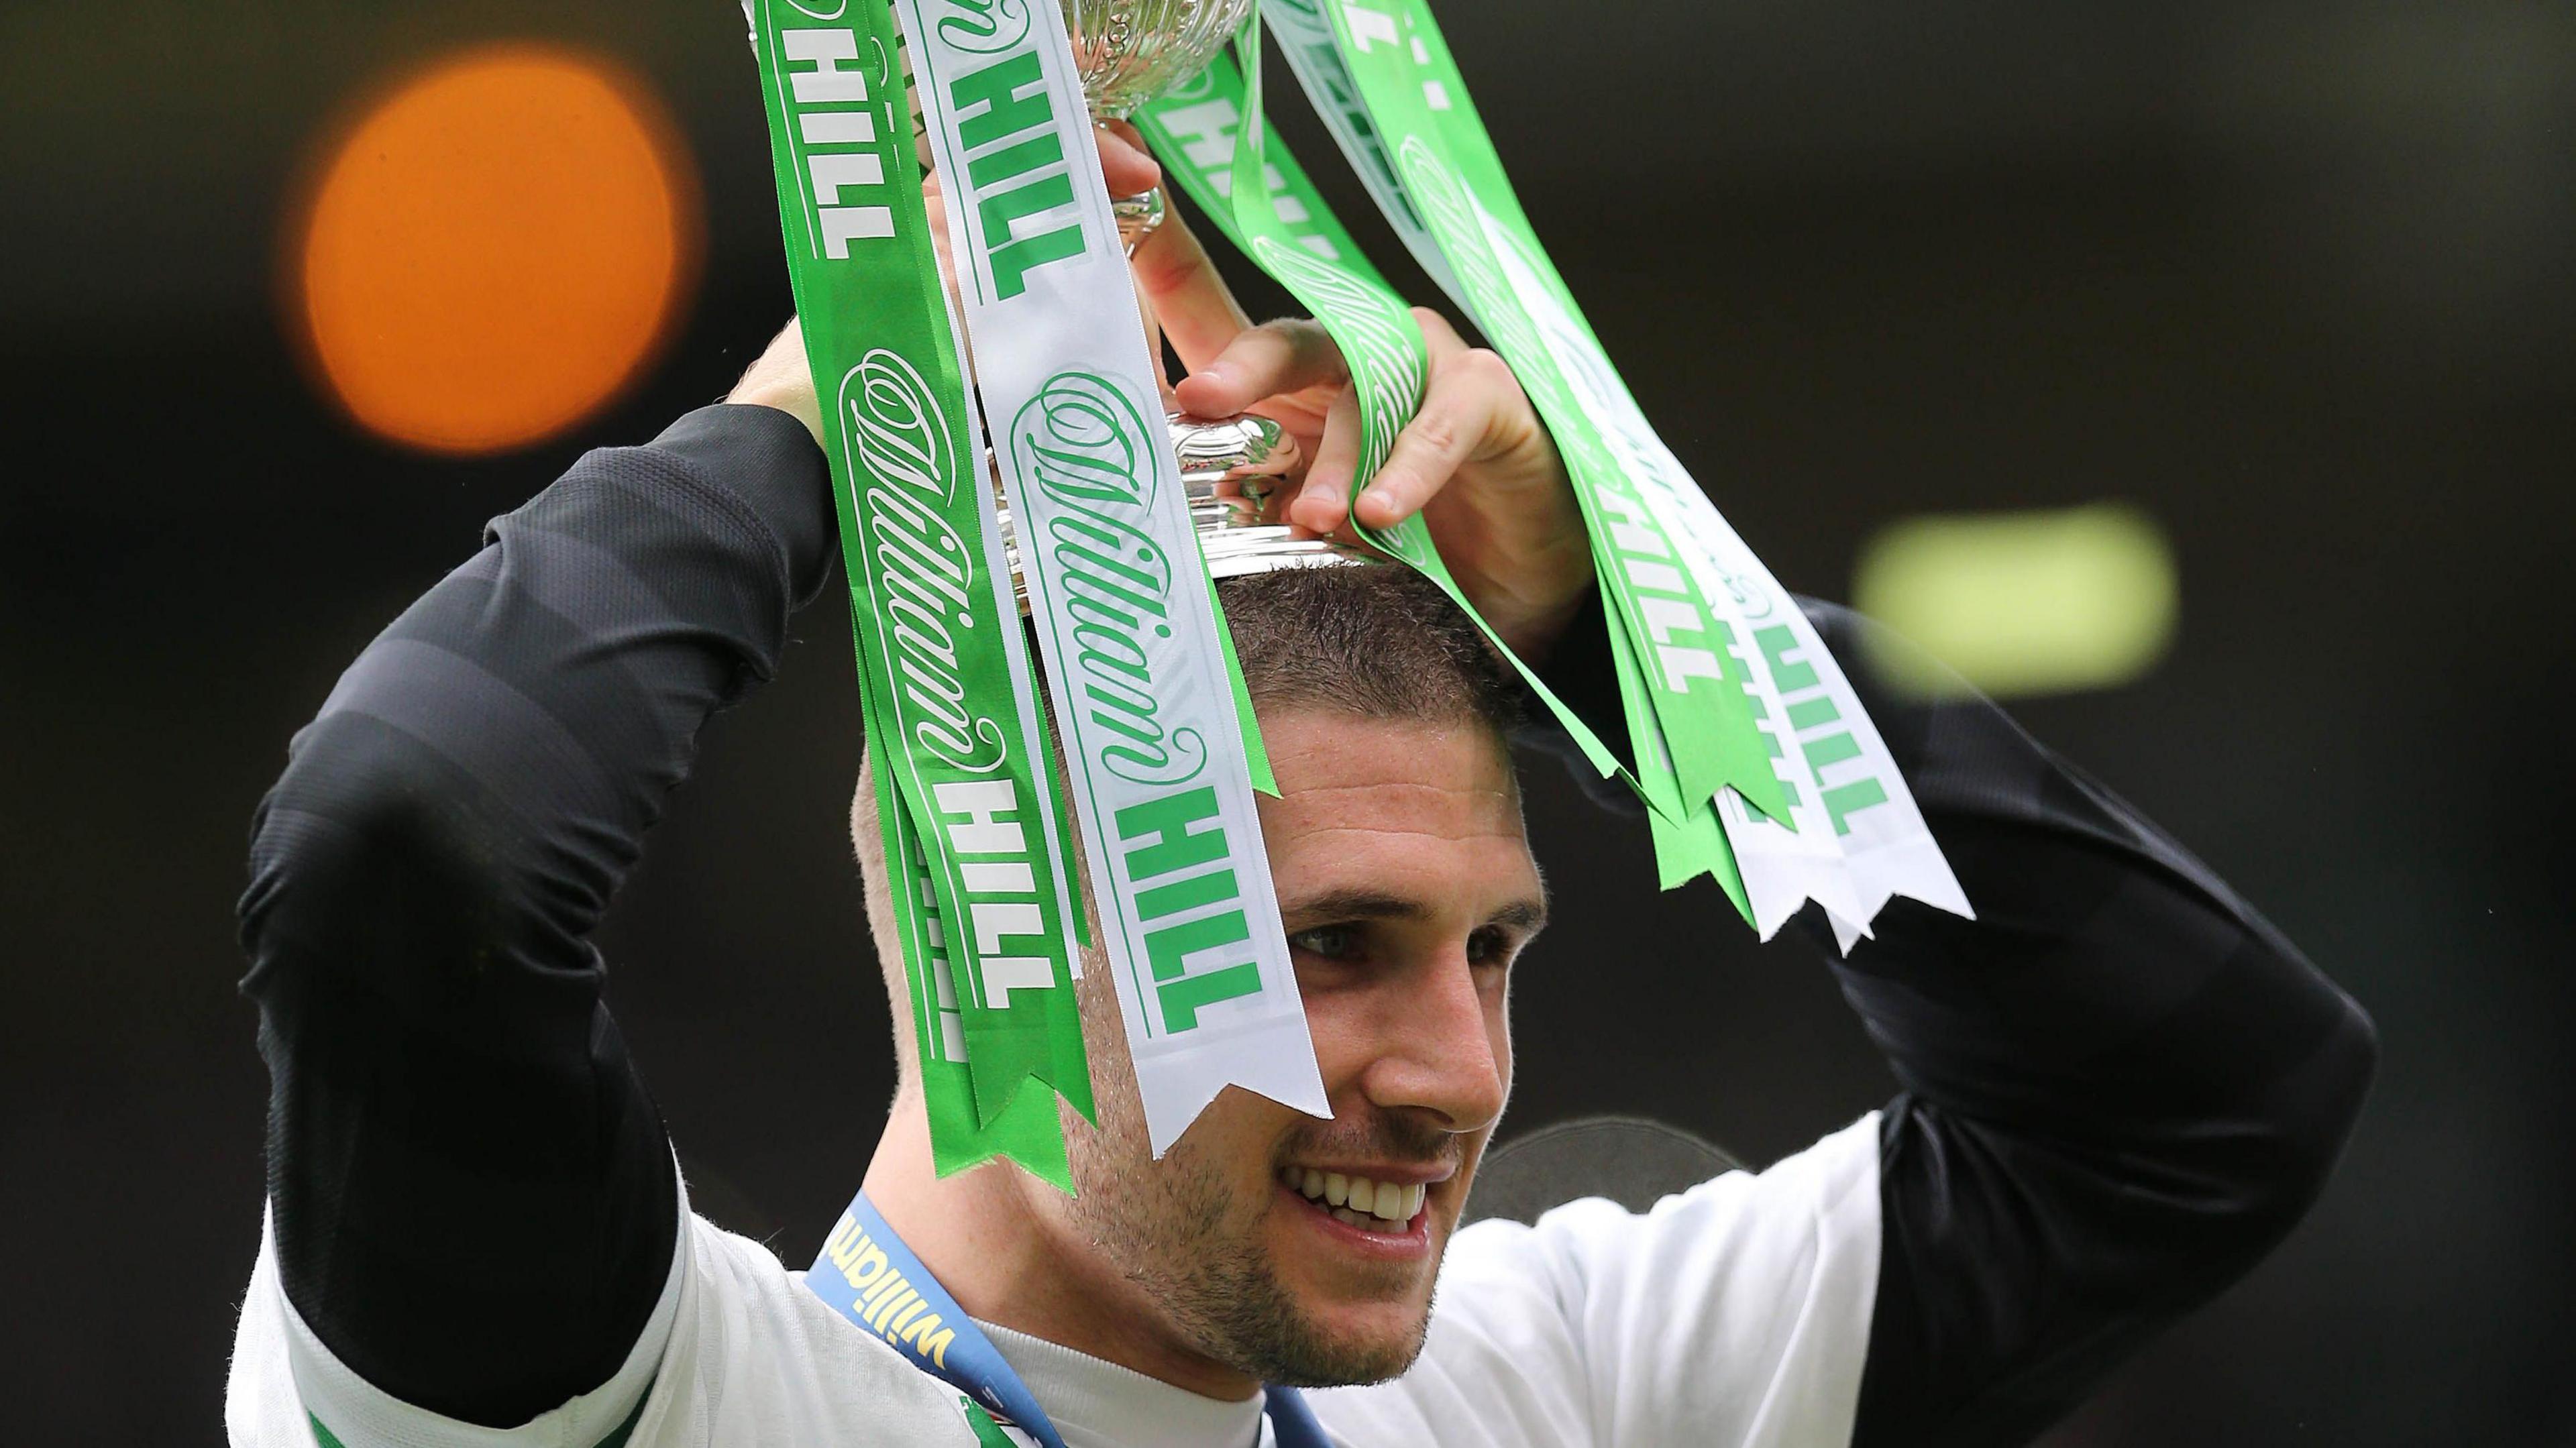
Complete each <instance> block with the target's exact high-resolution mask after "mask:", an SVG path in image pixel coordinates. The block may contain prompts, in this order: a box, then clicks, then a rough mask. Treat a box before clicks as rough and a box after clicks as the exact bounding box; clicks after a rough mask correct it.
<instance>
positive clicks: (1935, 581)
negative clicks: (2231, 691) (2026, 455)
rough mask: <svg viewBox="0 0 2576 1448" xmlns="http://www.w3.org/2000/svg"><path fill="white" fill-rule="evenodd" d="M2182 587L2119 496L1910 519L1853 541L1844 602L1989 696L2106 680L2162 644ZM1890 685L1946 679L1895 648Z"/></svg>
mask: <svg viewBox="0 0 2576 1448" xmlns="http://www.w3.org/2000/svg"><path fill="white" fill-rule="evenodd" d="M2179 599H2180V587H2179V585H2178V583H2177V582H2176V580H2175V576H2174V561H2173V549H2172V547H2171V546H2170V545H2169V544H2168V543H2167V542H2166V539H2165V533H2164V530H2163V529H2162V528H2161V527H2159V526H2157V524H2156V522H2155V520H2154V519H2153V518H2150V517H2148V516H2147V515H2146V514H2145V513H2144V512H2141V511H2140V510H2138V509H2137V508H2134V507H2130V506H2127V505H2124V504H2118V503H2100V504H2095V505H2093V506H2090V507H2082V508H2066V509H2046V510H2034V511H2029V512H2016V513H1989V514H1981V515H1951V516H1936V517H1918V518H1908V519H1905V520H1903V521H1901V522H1897V523H1892V524H1890V525H1888V526H1887V527H1886V528H1883V529H1881V530H1879V532H1878V533H1877V535H1876V536H1874V537H1872V538H1871V539H1870V540H1869V542H1868V543H1867V544H1866V545H1864V546H1863V548H1862V550H1861V554H1860V560H1859V563H1858V566H1857V567H1856V568H1855V569H1854V571H1853V576H1852V604H1853V606H1854V607H1856V608H1858V609H1859V610H1860V611H1861V612H1863V613H1865V614H1868V615H1870V616H1871V617H1873V618H1876V619H1878V620H1879V621H1880V622H1882V623H1885V624H1887V625H1889V626H1890V627H1892V628H1894V629H1895V630H1896V631H1897V632H1898V633H1899V634H1902V635H1904V636H1905V637H1906V638H1908V639H1910V640H1912V641H1913V642H1915V643H1917V644H1920V645H1921V646H1922V647H1923V648H1924V649H1925V650H1927V651H1928V652H1929V653H1931V654H1932V656H1933V657H1935V658H1937V659H1939V660H1940V661H1941V662H1943V663H1946V664H1948V665H1949V666H1950V667H1951V668H1953V669H1956V670H1958V671H1959V673H1960V675H1961V676H1963V677H1964V678H1966V680H1967V681H1968V682H1969V683H1971V684H1974V685H1975V686H1977V687H1978V688H1980V689H1982V690H1984V691H1985V692H1987V693H1988V694H1993V695H1997V696H2005V695H2016V694H2021V695H2026V694H2051V693H2065V692H2069V691H2073V690H2079V689H2106V688H2111V687H2114V686H2116V685H2120V684H2125V683H2128V682H2129V681H2131V680H2133V679H2136V678H2138V677H2139V676H2141V675H2143V674H2145V673H2146V672H2147V671H2148V670H2149V669H2152V668H2154V667H2155V665H2156V663H2157V661H2158V660H2160V659H2162V658H2163V657H2164V655H2165V651H2166V650H2167V649H2168V648H2169V647H2171V645H2172V642H2173V634H2174V621H2175V617H2176V614H2177V612H2178V605H2179ZM1883 662H1885V663H1886V664H1888V665H1890V666H1892V667H1891V668H1890V669H1889V672H1890V673H1891V675H1892V676H1893V678H1894V680H1895V681H1896V682H1898V683H1901V684H1905V685H1910V686H1912V687H1914V688H1915V689H1917V690H1918V691H1923V692H1930V691H1935V690H1937V689H1938V688H1939V687H1940V686H1941V684H1942V682H1943V681H1942V680H1941V679H1939V678H1937V677H1935V676H1932V675H1930V674H1928V673H1926V672H1925V671H1923V670H1921V669H1920V668H1912V669H1909V668H1907V667H1906V665H1905V660H1904V659H1903V658H1902V657H1897V658H1891V659H1888V660H1885V661H1883Z"/></svg>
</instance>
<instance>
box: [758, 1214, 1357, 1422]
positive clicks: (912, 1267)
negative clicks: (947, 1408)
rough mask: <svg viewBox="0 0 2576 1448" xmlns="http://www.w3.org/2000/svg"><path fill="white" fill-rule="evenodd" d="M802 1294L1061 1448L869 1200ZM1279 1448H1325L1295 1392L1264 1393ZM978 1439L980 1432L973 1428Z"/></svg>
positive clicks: (986, 1342) (989, 1348)
mask: <svg viewBox="0 0 2576 1448" xmlns="http://www.w3.org/2000/svg"><path fill="white" fill-rule="evenodd" d="M805 1286H806V1289H807V1290H808V1291H810V1292H812V1293H813V1294H814V1295H815V1296H817V1297H819V1298H821V1299H823V1301H824V1303H825V1305H827V1306H829V1307H830V1308H831V1309H832V1310H833V1311H834V1312H837V1313H839V1314H840V1315H841V1316H843V1317H845V1318H847V1319H849V1321H850V1322H851V1323H852V1324H853V1325H855V1326H857V1327H859V1328H861V1329H863V1330H865V1331H867V1332H872V1333H875V1334H876V1335H877V1336H878V1337H879V1338H880V1339H882V1340H884V1341H885V1342H886V1343H887V1344H888V1345H889V1346H891V1347H893V1348H894V1349H895V1350H896V1351H897V1352H900V1353H902V1354H903V1355H904V1356H905V1357H906V1358H908V1359H910V1360H911V1362H912V1365H913V1366H914V1367H917V1368H919V1369H921V1370H922V1371H923V1372H926V1373H928V1374H930V1375H931V1376H933V1377H935V1378H938V1379H940V1380H941V1381H943V1382H945V1383H947V1384H948V1385H950V1386H951V1387H954V1388H956V1389H957V1390H958V1391H959V1392H962V1393H964V1394H966V1396H967V1397H968V1398H969V1399H970V1400H971V1401H972V1402H973V1403H974V1405H975V1406H976V1407H977V1408H978V1409H980V1410H982V1411H983V1412H985V1413H988V1414H990V1415H991V1416H992V1417H993V1419H994V1420H996V1421H997V1422H998V1423H999V1424H1000V1425H1001V1426H1002V1427H1003V1428H1005V1429H1010V1430H1014V1431H1017V1432H1018V1433H1020V1434H1022V1435H1024V1436H1026V1437H1028V1438H1030V1439H1032V1440H1034V1441H1036V1442H1037V1443H1039V1444H1041V1445H1043V1448H1064V1438H1063V1437H1062V1435H1060V1434H1058V1433H1057V1432H1056V1428H1055V1424H1054V1423H1052V1422H1050V1421H1048V1419H1047V1415H1046V1409H1044V1408H1042V1407H1040V1406H1038V1400H1037V1398H1036V1396H1035V1395H1034V1394H1032V1393H1031V1392H1030V1391H1029V1389H1028V1384H1026V1383H1024V1382H1022V1381H1021V1380H1020V1375H1019V1374H1018V1373H1017V1372H1016V1371H1014V1370H1013V1369H1012V1367H1011V1365H1010V1363H1009V1362H1008V1361H1007V1360H1005V1359H1004V1358H1003V1356H1002V1354H1001V1350H1000V1349H998V1348H996V1347H994V1346H993V1340H992V1339H991V1338H989V1337H986V1336H985V1335H984V1331H983V1329H982V1328H980V1327H977V1326H976V1325H975V1319H973V1318H971V1317H968V1316H967V1315H966V1310H965V1309H964V1308H962V1307H959V1306H958V1305H957V1299H956V1298H954V1297H951V1296H949V1295H948V1289H946V1288H944V1287H942V1286H940V1285H939V1279H938V1278H936V1277H933V1276H932V1275H931V1274H930V1269H929V1268H927V1267H924V1266H923V1265H922V1264H921V1259H920V1258H918V1257H916V1256H914V1255H913V1254H912V1249H910V1248H909V1247H906V1246H905V1245H904V1243H903V1239H902V1238H901V1237H899V1236H897V1235H895V1230H894V1228H892V1227H889V1226H887V1225H886V1221H885V1218H883V1217H881V1216H879V1215H877V1209H876V1206H875V1204H874V1203H872V1202H870V1201H869V1200H868V1194H867V1193H866V1192H861V1193H859V1194H858V1195H857V1196H856V1197H853V1198H852V1199H851V1201H850V1206H849V1210H847V1211H845V1212H843V1213H842V1214H841V1220H840V1223H839V1225H837V1226H835V1227H834V1228H833V1229H832V1235H831V1236H830V1237H829V1238H827V1239H825V1241H824V1243H823V1250H822V1251H821V1252H820V1253H818V1254H817V1255H816V1256H815V1258H814V1265H813V1266H812V1267H809V1268H807V1269H806V1272H805ZM1261 1407H1262V1412H1263V1413H1265V1414H1266V1415H1268V1417H1269V1419H1270V1431H1271V1434H1272V1436H1273V1437H1274V1438H1275V1439H1276V1440H1277V1448H1330V1445H1329V1443H1328V1442H1327V1440H1326V1439H1325V1437H1324V1430H1323V1426H1322V1425H1321V1424H1319V1423H1317V1422H1316V1421H1315V1415H1314V1411H1313V1410H1312V1409H1310V1408H1308V1407H1307V1406H1306V1401H1305V1399H1304V1398H1303V1397H1301V1396H1299V1395H1298V1392H1297V1390H1296V1389H1294V1388H1283V1387H1269V1388H1265V1389H1264V1390H1263V1398H1262V1405H1261ZM979 1432H980V1426H979Z"/></svg>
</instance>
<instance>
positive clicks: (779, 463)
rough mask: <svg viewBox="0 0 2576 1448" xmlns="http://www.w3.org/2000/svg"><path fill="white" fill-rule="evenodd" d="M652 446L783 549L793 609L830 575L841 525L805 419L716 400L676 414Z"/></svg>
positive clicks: (826, 471) (824, 464)
mask: <svg viewBox="0 0 2576 1448" xmlns="http://www.w3.org/2000/svg"><path fill="white" fill-rule="evenodd" d="M651 446H652V447H653V448H654V449H655V450H656V451H659V452H664V453H668V454H671V455H672V456H674V457H676V458H678V459H679V460H680V462H681V463H683V464H684V465H686V466H687V468H688V469H689V472H690V474H691V475H692V476H694V477H695V478H696V479H697V480H698V481H699V482H701V483H704V484H706V485H707V486H709V487H712V488H720V489H722V490H724V491H725V492H727V493H730V494H732V495H733V496H734V497H736V498H739V499H741V500H742V502H743V503H745V504H746V505H748V506H749V507H750V509H751V510H752V512H753V513H755V514H757V515H758V516H759V518H760V521H761V522H762V523H764V524H766V525H767V526H768V528H769V531H770V532H771V533H772V534H774V535H775V536H776V537H777V539H778V543H779V546H780V547H781V548H783V549H784V550H786V554H787V567H788V581H789V597H790V599H792V600H793V602H794V604H795V606H797V607H799V608H801V607H803V606H804V605H805V604H807V603H810V602H812V601H813V598H814V595H815V594H817V593H819V592H820V591H821V590H822V587H823V581H824V579H825V578H826V577H828V576H829V575H830V572H831V567H832V557H833V554H834V552H835V551H836V549H837V546H838V543H839V538H840V524H839V521H838V520H837V519H836V518H835V517H834V516H833V511H832V474H831V465H830V464H829V463H828V462H827V461H826V460H825V459H824V457H823V449H822V448H821V447H820V446H819V445H817V444H816V443H815V441H814V435H813V434H812V433H810V432H807V431H806V430H805V424H803V423H801V422H799V421H797V420H796V419H795V418H794V417H791V416H789V415H788V414H787V413H784V412H781V411H779V410H778V409H777V408H774V407H761V406H758V405H756V404H749V403H731V402H719V403H715V404H713V405H711V406H707V407H701V408H699V409H698V410H697V411H695V412H691V413H686V414H683V415H682V416H681V417H680V419H679V420H678V421H676V422H674V423H672V424H671V425H670V426H669V427H666V428H664V429H662V435H661V436H660V437H657V438H655V439H653V441H652V444H651Z"/></svg>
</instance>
